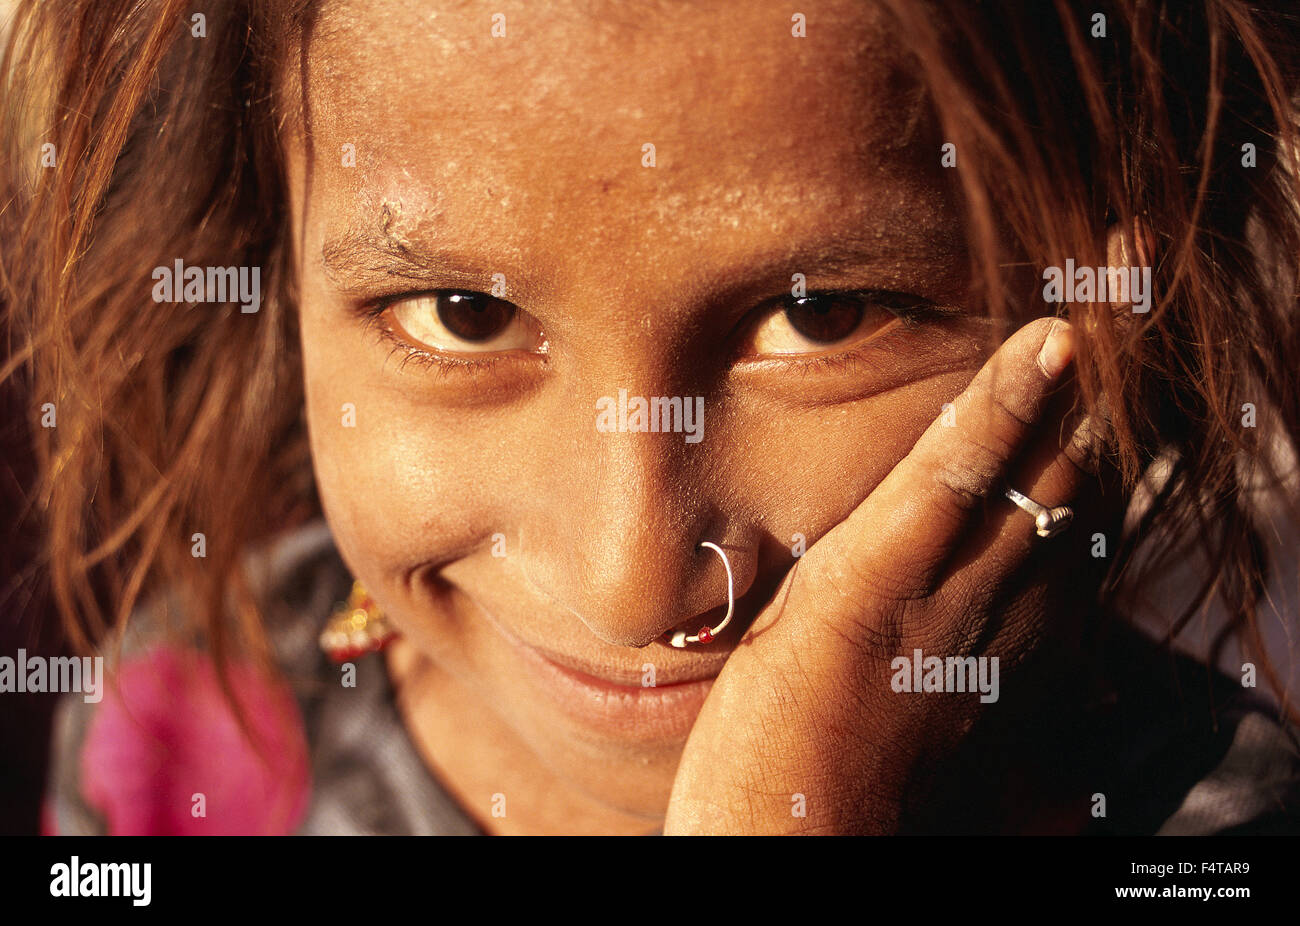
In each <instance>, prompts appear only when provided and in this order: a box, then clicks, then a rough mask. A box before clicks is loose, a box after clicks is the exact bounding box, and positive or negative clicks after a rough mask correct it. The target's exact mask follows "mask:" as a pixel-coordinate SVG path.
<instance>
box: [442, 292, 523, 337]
mask: <svg viewBox="0 0 1300 926" xmlns="http://www.w3.org/2000/svg"><path fill="white" fill-rule="evenodd" d="M437 304H438V308H437V312H438V320H439V321H440V322H442V324H443V325H444V326H446V328H447V330H448V331H450V332H451V333H452V334H454V335H455V336H456V337H458V338H462V339H464V340H466V341H487V340H490V339H491V338H494V337H496V336H497V335H499V334H500V333H501V332H503V331H504V330H505V329H506V326H507V325H509V324H510V322H511V321H513V320H514V317H515V307H514V306H513V305H511V304H510V303H508V302H506V301H504V300H502V299H497V298H495V297H494V296H489V295H487V294H485V293H446V294H440V295H439V296H438V303H437Z"/></svg>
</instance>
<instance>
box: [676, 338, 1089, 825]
mask: <svg viewBox="0 0 1300 926" xmlns="http://www.w3.org/2000/svg"><path fill="white" fill-rule="evenodd" d="M1051 327H1052V322H1051V320H1049V319H1039V320H1037V321H1035V322H1033V323H1031V324H1029V325H1026V326H1025V327H1024V328H1022V329H1021V330H1020V331H1018V332H1017V333H1016V334H1015V335H1013V336H1012V337H1011V338H1010V339H1009V340H1008V341H1007V342H1006V343H1005V344H1003V345H1002V346H1001V347H1000V349H999V350H998V351H997V353H996V354H995V355H994V356H993V357H992V358H991V359H990V360H989V362H988V363H987V364H986V365H985V366H984V368H983V369H982V370H981V371H980V372H979V374H978V375H977V376H976V377H975V379H974V380H973V381H972V382H971V384H970V386H969V387H968V388H967V389H966V391H965V392H964V393H963V394H962V395H961V396H960V397H959V398H958V399H957V401H956V402H955V403H954V405H955V417H956V422H955V425H954V426H948V425H952V422H951V419H950V420H949V422H948V423H947V425H945V422H944V420H943V419H942V418H941V419H940V420H937V421H935V422H934V423H933V424H932V425H931V426H930V427H929V429H928V430H927V431H926V432H925V434H924V435H922V437H921V439H920V440H919V441H918V442H917V443H916V445H915V446H914V447H913V449H912V450H911V452H910V453H909V454H908V455H907V457H905V458H904V459H903V460H902V461H901V462H900V463H899V464H898V465H897V466H896V467H895V468H894V469H893V470H892V471H891V472H890V474H889V475H888V476H887V477H886V478H885V479H884V480H883V481H882V482H881V483H880V484H879V485H878V486H877V487H876V488H875V489H874V490H873V491H872V492H871V494H870V496H868V498H867V499H866V500H865V501H863V502H862V503H861V504H860V505H859V506H858V507H857V509H856V510H854V512H853V513H852V514H851V515H850V516H849V517H848V518H846V519H845V520H844V521H843V522H841V523H840V524H838V525H837V526H836V527H835V528H834V529H833V530H831V531H830V532H828V533H827V534H826V535H825V536H823V537H821V538H820V539H819V540H818V541H817V542H816V543H815V544H813V546H812V547H810V548H809V549H808V551H807V553H805V554H804V556H803V557H802V558H801V559H800V560H799V561H798V563H797V565H796V566H795V567H794V568H793V569H792V570H791V572H790V574H789V575H788V576H787V577H786V579H785V581H784V583H783V584H782V586H781V588H780V589H779V590H778V592H777V593H776V595H775V596H774V597H773V600H772V602H771V603H770V604H769V605H768V606H767V607H766V608H765V609H764V610H763V611H762V613H760V614H759V616H758V617H757V619H756V620H755V622H754V625H753V626H752V627H751V628H750V630H749V631H748V632H747V633H746V635H745V637H744V638H743V639H742V640H741V643H740V645H739V646H738V647H737V648H736V650H735V652H734V653H733V654H732V655H731V657H730V658H729V659H728V660H727V663H726V665H725V666H724V667H723V670H722V672H721V673H720V674H719V676H718V679H717V681H716V682H715V683H714V686H713V689H712V691H711V692H710V694H709V697H708V699H707V700H706V702H705V705H704V707H703V709H702V710H701V712H700V715H699V718H698V719H697V721H696V723H695V726H694V728H693V729H692V732H691V735H690V737H689V739H688V740H687V744H686V748H685V750H684V752H683V754H682V759H681V763H680V765H679V767H678V772H677V776H676V779H675V781H674V785H673V790H672V794H671V797H670V800H669V807H668V813H667V818H666V820H665V824H664V831H665V833H670V834H674V833H751V832H767V833H782V832H821V833H890V832H897V831H899V830H900V829H907V828H909V825H910V823H911V821H912V818H913V816H914V815H915V814H916V813H917V812H918V810H922V809H923V808H921V807H920V805H923V804H924V803H925V801H926V800H927V799H928V795H929V791H928V787H929V785H928V783H930V782H932V781H933V780H934V779H935V778H936V777H937V770H938V769H939V767H940V766H942V765H943V764H944V763H945V761H946V760H951V758H952V757H953V756H954V754H955V753H956V752H957V750H958V749H959V748H960V747H961V746H962V744H963V741H964V740H965V739H966V738H967V736H968V734H969V732H970V730H971V727H972V725H973V724H974V723H975V721H976V720H977V719H979V718H980V716H981V714H982V713H983V712H985V711H988V710H990V709H993V708H995V707H996V703H994V702H991V701H990V699H989V697H988V695H985V696H984V697H983V699H982V698H981V694H980V693H979V692H978V691H977V692H975V693H966V694H962V693H934V692H927V693H923V694H918V693H911V692H908V691H904V692H899V691H896V690H895V687H894V686H891V681H894V680H895V679H896V678H898V677H899V669H896V668H895V667H893V666H891V663H893V662H894V660H895V659H898V658H899V657H903V658H904V659H905V660H906V662H907V665H908V667H909V668H908V669H907V671H906V676H907V678H906V681H907V682H909V683H910V682H911V676H912V671H911V668H910V666H911V663H912V657H913V651H914V650H916V649H919V650H921V651H922V654H923V656H922V658H924V657H926V656H938V657H941V658H947V657H966V656H975V657H996V658H997V659H998V676H997V678H998V679H999V685H1000V684H1002V683H1004V682H1005V680H1006V678H1007V676H1008V675H1009V674H1010V673H1011V672H1012V671H1013V670H1014V669H1016V668H1017V667H1018V666H1019V665H1021V664H1022V663H1023V662H1024V661H1025V659H1026V658H1027V657H1028V656H1029V655H1031V654H1032V653H1034V651H1035V650H1036V648H1038V647H1039V646H1040V645H1041V644H1042V642H1043V641H1044V639H1046V638H1048V637H1054V638H1055V639H1056V640H1058V641H1059V640H1065V645H1066V648H1067V651H1068V648H1069V646H1070V645H1071V641H1073V642H1074V643H1075V644H1077V631H1078V626H1079V623H1080V621H1079V612H1080V608H1079V607H1075V608H1074V609H1073V613H1071V608H1070V603H1069V599H1070V598H1073V599H1074V600H1075V603H1076V605H1082V604H1083V603H1084V602H1083V601H1082V599H1083V598H1084V597H1085V596H1083V595H1080V594H1079V593H1078V592H1077V591H1075V592H1073V593H1071V594H1066V595H1059V594H1057V596H1056V597H1057V598H1058V599H1059V600H1053V594H1054V591H1053V590H1056V591H1057V592H1059V589H1060V586H1061V583H1059V582H1055V583H1054V582H1052V581H1050V578H1051V577H1052V575H1053V574H1054V573H1053V570H1058V571H1059V570H1060V569H1062V568H1063V567H1062V562H1061V560H1062V559H1063V557H1061V555H1060V552H1059V551H1061V550H1063V549H1069V548H1070V547H1069V545H1068V543H1063V541H1065V538H1066V537H1071V536H1074V537H1077V536H1078V535H1077V534H1072V533H1071V531H1069V530H1067V532H1066V533H1065V534H1064V535H1062V536H1060V537H1056V538H1052V539H1042V538H1039V537H1037V536H1036V535H1035V525H1034V519H1033V517H1031V516H1030V515H1029V514H1027V513H1025V512H1023V511H1021V510H1020V509H1019V508H1017V507H1015V506H1014V505H1012V504H1011V502H1009V501H1007V500H1006V499H1005V498H1003V497H1002V487H1003V485H1004V484H1006V483H1005V482H1004V480H1006V481H1007V482H1009V483H1010V484H1011V485H1013V486H1015V487H1016V488H1017V489H1019V490H1020V491H1021V492H1023V493H1024V494H1026V495H1028V496H1029V497H1031V498H1033V499H1035V500H1036V501H1039V502H1041V503H1042V504H1044V505H1047V506H1048V507H1052V506H1057V505H1066V504H1073V499H1074V498H1075V495H1076V493H1077V492H1078V490H1079V489H1080V487H1081V483H1083V482H1084V481H1085V479H1086V477H1087V476H1088V475H1090V474H1092V473H1093V472H1095V464H1094V462H1093V460H1094V459H1095V457H1094V455H1093V454H1092V453H1091V445H1092V435H1091V432H1090V430H1089V428H1088V425H1087V424H1086V423H1083V424H1080V425H1078V427H1077V428H1076V429H1075V430H1074V432H1073V436H1072V437H1069V438H1068V439H1066V440H1065V441H1062V440H1061V439H1060V427H1059V421H1058V420H1057V418H1058V417H1059V416H1058V415H1054V414H1051V415H1049V414H1048V412H1049V410H1050V409H1055V408H1056V407H1057V404H1056V403H1054V402H1051V401H1050V399H1051V397H1052V394H1053V392H1054V391H1057V392H1059V391H1060V389H1059V387H1060V384H1061V377H1060V374H1061V372H1062V370H1063V369H1064V367H1066V366H1067V365H1068V363H1069V361H1070V359H1071V356H1072V353H1073V333H1072V331H1071V329H1070V328H1069V326H1068V325H1067V324H1066V323H1065V322H1063V321H1062V322H1060V323H1059V325H1058V326H1057V327H1056V328H1055V329H1054V334H1055V337H1053V338H1051V340H1050V343H1046V344H1045V341H1044V339H1045V337H1046V335H1047V333H1048V330H1049V328H1051ZM1040 348H1041V353H1040ZM1040 419H1046V420H1044V421H1041V422H1040ZM1065 433H1066V434H1067V435H1069V434H1070V432H1069V431H1068V430H1067V431H1066V432H1065ZM1031 436H1036V437H1037V441H1036V443H1035V445H1034V446H1032V447H1030V448H1029V449H1028V450H1027V451H1022V446H1023V445H1024V444H1025V443H1026V441H1027V440H1028V439H1029V438H1030V437H1031ZM1062 443H1064V444H1065V446H1064V448H1063V449H1062V446H1061V445H1062ZM986 508H987V516H985V517H980V514H981V513H982V512H985V509H986ZM1071 530H1072V531H1075V532H1077V531H1079V530H1081V527H1080V525H1078V524H1076V525H1074V526H1073V528H1072V529H1071ZM1087 536H1088V535H1087V534H1084V537H1085V538H1086V537H1087ZM1053 545H1057V546H1056V547H1055V548H1054V547H1053ZM1078 550H1079V547H1078V542H1077V541H1076V542H1075V544H1074V546H1073V551H1074V553H1075V557H1074V559H1075V562H1078V559H1077V555H1078ZM1049 560H1051V561H1054V564H1053V565H1049V562H1048V561H1049ZM1067 565H1068V564H1067ZM1026 566H1028V567H1029V568H1025V567H1026ZM1057 574H1059V573H1057ZM985 665H986V669H988V670H990V671H988V672H986V677H988V676H991V665H992V663H991V658H990V661H989V662H988V663H986V664H985ZM900 666H901V664H900ZM899 685H900V686H901V681H900V682H899ZM908 687H910V684H909V685H908ZM985 702H989V703H985ZM800 796H802V798H803V806H802V807H800ZM800 810H803V811H804V813H805V814H806V815H803V816H801V815H800V813H799V812H800Z"/></svg>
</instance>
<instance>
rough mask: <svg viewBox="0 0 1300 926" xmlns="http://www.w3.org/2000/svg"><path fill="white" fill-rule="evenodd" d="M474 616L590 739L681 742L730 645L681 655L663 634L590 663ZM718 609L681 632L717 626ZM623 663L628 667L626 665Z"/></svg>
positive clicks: (546, 698) (527, 680) (538, 691)
mask: <svg viewBox="0 0 1300 926" xmlns="http://www.w3.org/2000/svg"><path fill="white" fill-rule="evenodd" d="M481 610H483V611H484V613H485V615H486V616H487V618H488V623H490V624H491V625H492V626H493V627H494V628H495V629H496V631H497V632H498V633H499V634H500V635H501V636H502V637H503V638H504V639H505V640H506V641H507V642H508V643H510V644H511V649H512V650H513V651H514V652H515V653H516V654H517V656H518V657H519V661H520V663H521V664H522V668H523V669H524V671H523V672H522V673H521V680H522V681H524V682H525V683H526V684H527V686H528V687H529V688H530V689H532V690H533V691H534V692H535V693H536V694H537V695H538V697H539V700H540V701H541V702H542V703H546V704H549V705H551V706H552V707H554V708H557V709H558V710H559V712H560V713H561V714H562V715H563V716H565V717H566V718H567V719H568V720H569V722H570V723H571V724H572V725H573V726H574V727H576V728H577V729H578V730H580V731H581V735H584V736H586V737H588V738H595V739H598V740H621V741H628V740H632V741H636V742H639V743H642V744H646V743H660V744H676V743H680V742H684V741H685V739H686V737H687V735H689V733H690V730H691V727H692V726H693V725H694V723H695V718H696V716H697V715H698V714H699V711H700V708H702V707H703V706H704V700H705V698H707V697H708V694H709V691H710V689H711V688H712V687H713V682H714V681H715V679H716V678H717V676H718V673H719V672H721V671H722V667H723V665H724V664H725V663H726V661H727V657H728V656H730V654H731V650H732V649H733V647H734V646H735V642H736V641H735V640H729V642H730V645H728V644H727V642H724V641H723V640H721V639H719V640H717V641H715V642H714V643H713V644H711V645H708V646H699V647H692V649H691V651H690V654H689V656H687V655H686V652H685V651H683V650H681V649H673V648H672V647H671V646H670V645H669V643H668V642H667V639H668V637H669V636H670V635H671V634H672V633H673V632H674V631H673V630H670V631H669V632H668V633H667V634H665V635H664V636H662V637H659V638H658V639H656V640H655V641H653V642H651V643H650V644H649V645H648V646H646V647H643V648H639V649H636V650H631V649H630V648H629V652H628V653H627V654H626V655H623V654H620V655H623V658H620V659H612V658H611V659H605V660H596V659H591V658H587V657H581V656H573V655H570V654H567V653H561V652H557V651H555V650H552V649H549V648H547V647H544V646H539V645H537V644H534V643H530V642H527V641H525V640H522V639H520V638H519V637H518V636H517V635H516V634H514V633H513V632H512V631H511V630H509V629H507V628H506V627H505V626H503V624H502V623H501V622H500V621H499V620H497V619H496V618H495V617H494V616H493V615H491V614H490V613H489V612H487V611H486V609H481ZM724 611H725V609H719V610H718V612H717V613H716V614H715V613H714V612H712V611H710V612H708V613H706V614H700V615H696V616H695V617H693V618H691V620H690V622H689V625H684V626H689V627H690V630H689V631H688V632H690V633H694V632H695V630H696V629H698V627H699V626H705V625H708V624H709V622H710V621H713V622H717V621H719V620H721V618H722V614H723V613H724ZM729 629H730V628H729ZM726 636H727V637H728V638H730V637H731V634H730V633H727V634H726ZM629 657H630V659H632V660H636V664H635V665H629V664H628V663H629Z"/></svg>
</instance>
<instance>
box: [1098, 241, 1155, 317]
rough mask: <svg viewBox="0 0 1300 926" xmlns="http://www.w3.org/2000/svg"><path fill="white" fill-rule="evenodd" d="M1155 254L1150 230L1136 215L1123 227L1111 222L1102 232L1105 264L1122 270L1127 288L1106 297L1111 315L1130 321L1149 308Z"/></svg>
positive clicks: (1151, 297) (1151, 300)
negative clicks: (1112, 312)
mask: <svg viewBox="0 0 1300 926" xmlns="http://www.w3.org/2000/svg"><path fill="white" fill-rule="evenodd" d="M1154 257H1155V246H1154V239H1153V237H1152V235H1151V231H1150V229H1149V228H1147V226H1146V223H1144V222H1143V221H1142V220H1141V219H1140V218H1134V219H1133V220H1132V224H1131V225H1129V226H1128V227H1127V228H1126V227H1125V226H1124V224H1122V223H1120V222H1112V223H1111V226H1110V228H1109V229H1108V230H1107V233H1106V264H1107V266H1108V267H1112V268H1115V269H1116V270H1124V271H1125V276H1126V278H1127V280H1128V282H1129V284H1130V285H1129V286H1128V288H1127V289H1126V290H1125V291H1123V292H1122V293H1120V294H1117V296H1113V297H1112V298H1111V300H1110V302H1111V305H1112V306H1113V307H1114V310H1115V317H1116V318H1117V320H1120V321H1121V322H1132V321H1134V320H1135V318H1134V316H1137V315H1143V314H1145V313H1147V312H1149V311H1150V310H1151V305H1152V303H1153V301H1154V300H1153V296H1152V293H1151V279H1152V267H1153V261H1154Z"/></svg>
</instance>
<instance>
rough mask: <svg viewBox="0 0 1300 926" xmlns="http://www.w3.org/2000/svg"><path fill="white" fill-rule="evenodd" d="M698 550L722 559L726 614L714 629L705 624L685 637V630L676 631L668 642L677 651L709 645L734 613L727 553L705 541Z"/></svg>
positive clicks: (734, 592)
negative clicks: (725, 572)
mask: <svg viewBox="0 0 1300 926" xmlns="http://www.w3.org/2000/svg"><path fill="white" fill-rule="evenodd" d="M699 549H709V550H712V551H713V552H715V553H717V554H718V556H720V557H721V558H722V567H723V568H724V569H726V570H727V613H726V615H725V616H724V617H723V618H722V620H721V621H719V622H718V625H717V626H716V627H710V626H709V625H708V624H705V625H704V626H703V627H701V628H700V629H699V630H698V631H696V632H695V633H694V634H691V635H689V636H688V635H687V633H686V631H685V630H678V631H677V632H676V633H674V634H672V636H671V637H670V638H669V640H668V642H669V644H671V645H672V646H674V647H676V648H677V649H685V648H686V647H687V645H688V644H691V643H709V642H710V641H712V640H713V638H714V637H716V636H717V635H718V634H719V633H721V632H722V630H723V628H724V627H726V626H727V624H729V623H731V615H732V614H734V613H735V611H736V580H735V577H734V576H733V575H732V573H731V560H730V559H728V558H727V551H726V550H724V549H722V547H720V546H718V545H717V544H716V543H712V542H711V541H708V540H705V541H703V542H701V543H700V545H699Z"/></svg>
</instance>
